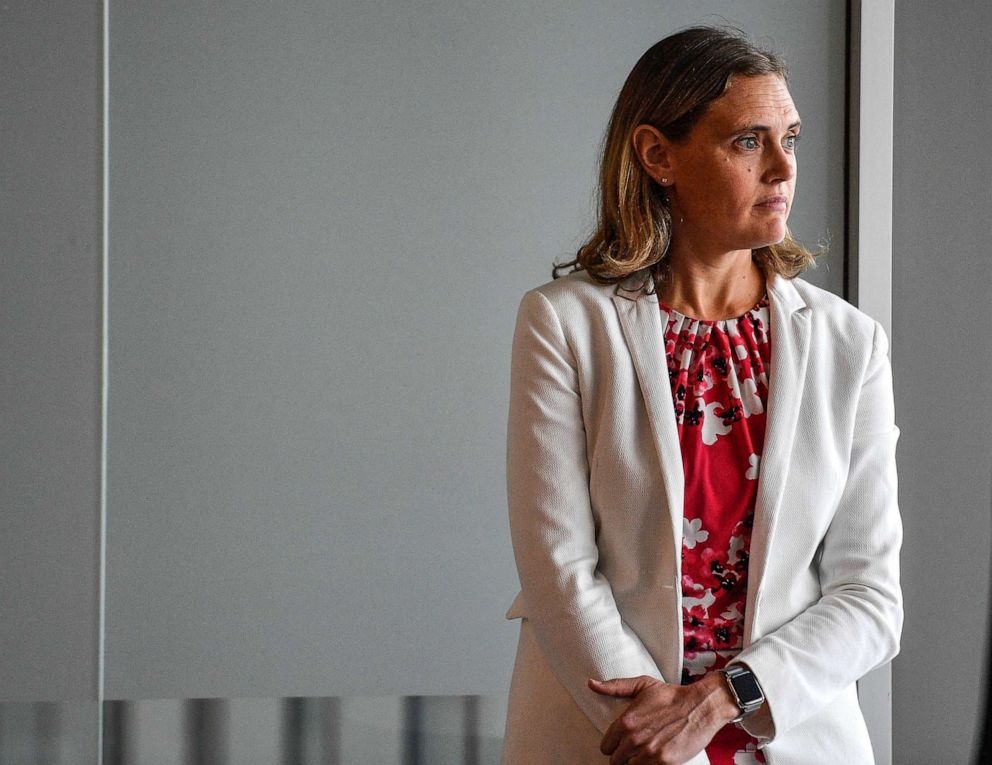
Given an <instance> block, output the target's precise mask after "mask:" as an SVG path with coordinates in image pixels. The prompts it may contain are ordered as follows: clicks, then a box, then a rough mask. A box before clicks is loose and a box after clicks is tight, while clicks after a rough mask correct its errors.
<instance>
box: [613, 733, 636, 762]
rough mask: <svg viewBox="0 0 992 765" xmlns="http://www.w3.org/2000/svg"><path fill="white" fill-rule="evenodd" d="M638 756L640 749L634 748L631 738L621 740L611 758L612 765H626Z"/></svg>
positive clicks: (626, 737)
mask: <svg viewBox="0 0 992 765" xmlns="http://www.w3.org/2000/svg"><path fill="white" fill-rule="evenodd" d="M637 754H638V747H636V746H634V744H633V743H632V742H631V740H630V737H629V736H624V737H623V738H621V739H620V743H619V744H618V745H617V748H616V749H614V750H613V755H612V756H611V757H610V765H626V763H627V762H628V761H629V760H631V759H632V758H633V757H635V756H636V755H637Z"/></svg>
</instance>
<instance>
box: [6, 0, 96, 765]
mask: <svg viewBox="0 0 992 765" xmlns="http://www.w3.org/2000/svg"><path fill="white" fill-rule="evenodd" d="M101 35H102V24H101V18H100V9H99V4H98V3H73V2H58V3H51V2H48V3H38V2H29V1H27V0H25V1H22V2H17V1H16V0H15V1H8V2H5V3H3V5H2V6H0V141H2V149H0V359H2V362H0V363H2V370H3V371H2V374H0V701H3V702H8V703H6V704H4V705H3V708H2V714H0V762H4V763H7V762H10V763H20V762H28V761H29V760H28V759H27V758H28V757H33V756H34V754H35V753H37V754H39V755H42V754H45V753H49V754H53V753H56V748H55V747H56V745H57V747H58V751H60V752H61V753H62V754H63V755H64V757H65V761H66V762H87V761H91V759H92V757H93V755H94V754H95V753H96V751H97V721H98V707H97V703H96V699H97V685H98V666H97V657H98V648H99V631H98V623H99V608H98V606H99V600H98V593H99V586H98V585H99V563H100V560H99V558H100V556H99V540H100V535H99V528H100V524H99V520H100V519H99V494H100V380H101V375H100V348H101V329H100V327H101V318H100V311H101V293H102V283H101V278H102V277H101V274H102V264H101V249H100V242H101V220H102V210H101V207H102V205H101V195H102V185H101V178H102V167H101V157H102V145H103V135H102V122H101V119H100V114H101V101H102V87H103V85H102V83H103V76H102V75H103V73H102V71H101V63H100V62H101V60H102V55H101V48H100V39H101ZM9 702H15V703H9ZM16 702H20V703H16ZM32 702H44V703H41V704H34V703H32ZM44 731H49V732H51V731H58V740H52V739H50V738H48V737H47V736H46V735H45V734H44ZM22 758H23V759H22ZM32 761H33V760H32Z"/></svg>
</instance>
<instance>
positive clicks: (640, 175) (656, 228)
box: [551, 26, 823, 284]
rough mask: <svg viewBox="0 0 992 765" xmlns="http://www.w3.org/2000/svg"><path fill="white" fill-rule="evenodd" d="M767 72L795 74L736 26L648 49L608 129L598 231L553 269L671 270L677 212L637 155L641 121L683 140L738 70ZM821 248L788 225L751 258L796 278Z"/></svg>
mask: <svg viewBox="0 0 992 765" xmlns="http://www.w3.org/2000/svg"><path fill="white" fill-rule="evenodd" d="M765 74H775V75H778V76H780V77H781V78H782V79H783V80H785V81H788V70H787V68H786V66H785V63H784V62H783V61H782V60H781V59H780V58H778V57H777V56H776V55H775V54H773V53H771V52H769V51H766V50H762V49H761V48H758V47H757V46H756V45H755V44H754V43H752V42H751V41H750V40H748V39H747V37H746V36H745V35H744V33H743V32H742V31H741V30H739V29H734V28H732V27H731V28H724V27H709V26H700V27H690V28H689V29H685V30H683V31H681V32H677V33H676V34H673V35H671V36H669V37H666V38H665V39H663V40H661V41H660V42H658V43H655V44H654V45H653V46H652V47H651V48H649V49H648V50H647V52H645V53H644V55H643V56H641V58H640V60H639V61H638V62H637V64H635V66H634V68H633V70H631V72H630V74H629V75H628V76H627V81H626V82H625V83H624V85H623V88H622V89H621V91H620V95H619V96H618V97H617V102H616V104H615V105H614V107H613V114H612V116H611V117H610V123H609V126H608V127H607V130H606V135H605V138H604V142H603V156H602V160H601V162H600V171H599V216H598V221H597V225H596V230H595V232H594V233H593V234H592V236H591V237H590V238H589V240H588V241H586V243H585V244H583V245H582V246H581V247H580V248H579V250H578V253H577V255H576V257H575V259H574V260H571V261H569V262H567V263H563V264H560V265H559V264H556V265H554V267H553V268H552V272H551V273H552V276H553V277H554V278H555V279H557V278H558V277H559V276H560V275H561V274H559V271H562V270H564V269H566V268H569V267H571V271H580V270H582V269H585V270H586V271H587V272H588V273H589V276H590V277H592V278H593V279H594V280H595V281H598V282H600V283H604V284H614V283H617V282H620V281H622V280H624V279H625V278H626V277H628V276H629V275H630V274H632V273H635V272H637V271H641V270H643V269H649V270H650V272H651V275H652V276H656V277H657V276H661V275H662V273H663V272H664V271H667V270H668V269H669V264H668V262H667V257H666V256H667V254H668V246H669V244H670V241H671V238H672V217H671V212H670V210H669V207H668V199H667V195H666V194H665V193H664V190H663V189H662V187H661V186H659V185H658V184H657V183H656V182H655V180H654V179H653V178H652V177H651V176H650V175H649V174H648V173H647V172H646V171H645V170H644V167H643V166H642V165H641V162H640V160H639V159H638V157H637V154H636V151H635V149H634V146H633V141H632V140H631V139H632V134H633V131H634V128H636V127H637V126H638V125H641V124H645V123H646V124H649V125H653V126H654V127H655V128H657V129H658V130H659V131H660V132H661V133H662V134H664V135H665V136H667V137H668V138H669V139H671V140H673V141H677V140H680V139H683V138H685V137H686V136H687V135H688V134H689V132H690V131H691V130H692V128H693V126H694V125H695V124H696V123H697V122H698V121H699V119H700V117H702V116H703V114H704V113H705V111H706V109H707V108H708V107H709V105H710V104H711V103H712V102H713V101H715V100H716V99H718V98H719V97H720V96H722V95H723V94H724V92H725V91H726V89H727V86H728V85H729V84H730V81H731V78H732V77H734V76H735V75H739V76H757V75H765ZM821 254H823V253H822V251H821V252H818V253H816V254H814V253H812V252H811V251H809V250H807V249H806V248H805V247H804V246H803V245H801V244H800V243H799V242H797V241H796V240H795V239H793V237H792V234H791V233H790V232H789V229H788V228H786V235H785V238H784V239H783V240H782V241H781V242H779V243H778V244H773V245H768V246H767V247H761V248H759V249H756V250H754V252H753V253H752V257H754V259H755V261H756V262H757V263H758V264H759V265H760V266H762V268H763V269H764V270H766V272H767V271H768V270H771V271H773V272H776V273H778V274H781V275H782V276H784V277H785V278H787V279H791V278H793V277H795V276H798V275H799V274H800V273H801V272H802V271H803V270H804V269H805V268H807V267H808V266H811V265H812V266H814V267H815V265H816V264H815V258H816V257H818V256H819V255H821ZM652 281H656V280H654V279H652Z"/></svg>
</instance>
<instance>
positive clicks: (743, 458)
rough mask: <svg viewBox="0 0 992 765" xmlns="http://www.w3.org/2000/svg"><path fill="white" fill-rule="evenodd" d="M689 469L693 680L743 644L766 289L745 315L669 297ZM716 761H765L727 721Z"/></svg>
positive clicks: (669, 338) (688, 665) (713, 750)
mask: <svg viewBox="0 0 992 765" xmlns="http://www.w3.org/2000/svg"><path fill="white" fill-rule="evenodd" d="M661 311H662V314H661V318H662V326H664V327H665V332H664V337H665V352H666V356H667V359H668V374H669V379H670V380H671V384H672V398H673V402H674V404H675V419H676V423H677V424H678V434H679V441H680V442H681V445H682V463H683V467H684V469H685V513H684V516H683V538H682V634H683V642H684V657H685V661H684V664H683V666H684V669H683V672H682V684H683V685H686V684H689V683H692V682H695V681H696V680H698V679H700V678H701V677H703V676H704V675H705V674H706V673H707V672H710V671H712V670H715V669H719V668H720V667H723V666H725V665H726V664H727V663H728V662H729V661H730V660H731V659H732V658H733V657H734V656H736V655H737V654H738V653H739V652H740V651H741V649H742V648H743V640H744V602H745V598H746V596H747V571H748V552H749V550H750V544H751V527H752V525H753V521H754V505H755V498H756V493H757V486H758V470H759V467H760V462H761V451H762V446H763V445H764V438H765V405H766V403H767V401H768V369H769V366H770V363H771V335H770V332H769V327H770V325H769V303H768V296H767V294H766V295H765V296H764V297H762V299H761V300H760V301H759V302H758V304H757V305H755V306H754V307H753V308H751V310H749V311H748V312H747V313H745V314H743V315H741V316H739V317H737V318H734V319H722V320H718V321H704V320H702V319H694V318H691V317H688V316H685V315H684V314H681V313H679V312H678V311H676V310H675V309H673V308H671V307H669V306H667V305H665V304H664V303H661ZM706 754H707V755H708V756H709V758H710V762H711V763H712V765H748V764H749V763H756V762H759V763H760V762H765V759H764V757H763V756H762V754H761V752H760V751H758V750H757V741H756V739H754V738H753V737H752V736H750V735H749V734H748V733H747V732H746V731H744V730H742V729H741V728H738V727H737V726H736V725H730V724H728V725H726V726H724V728H723V729H722V730H720V732H719V733H717V735H716V736H715V737H714V738H713V740H712V742H711V743H710V744H709V746H707V747H706Z"/></svg>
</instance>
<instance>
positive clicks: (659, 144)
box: [630, 125, 675, 186]
mask: <svg viewBox="0 0 992 765" xmlns="http://www.w3.org/2000/svg"><path fill="white" fill-rule="evenodd" d="M630 140H631V143H632V144H633V146H634V153H635V154H636V155H637V159H638V160H640V163H641V167H643V168H644V170H645V172H646V173H647V174H648V175H650V176H651V177H652V178H654V180H655V182H656V183H658V184H660V185H662V186H671V185H672V184H673V183H674V182H675V157H674V151H673V145H672V142H671V141H670V140H669V139H668V138H666V137H665V136H664V135H662V133H661V131H659V130H658V129H657V128H656V127H654V126H653V125H638V126H637V127H636V128H634V130H633V133H631V137H630Z"/></svg>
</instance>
